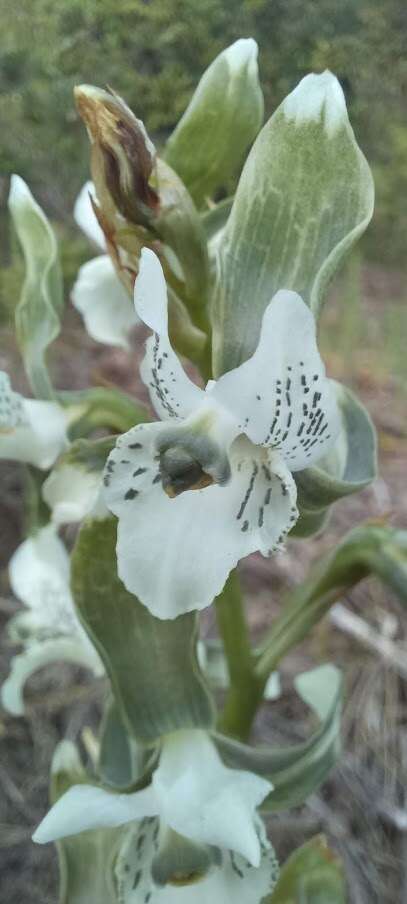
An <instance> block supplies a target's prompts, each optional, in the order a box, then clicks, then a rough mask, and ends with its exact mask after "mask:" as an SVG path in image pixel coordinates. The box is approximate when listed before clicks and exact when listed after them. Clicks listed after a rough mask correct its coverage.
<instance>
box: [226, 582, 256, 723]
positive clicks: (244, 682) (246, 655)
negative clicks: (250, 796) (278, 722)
mask: <svg viewBox="0 0 407 904" xmlns="http://www.w3.org/2000/svg"><path fill="white" fill-rule="evenodd" d="M216 615H217V622H218V628H219V633H220V635H221V638H222V641H223V647H224V651H225V656H226V660H227V665H228V671H229V679H230V688H229V691H228V694H227V697H226V701H225V707H224V710H223V713H222V716H221V719H220V725H219V727H220V730H221V731H223V732H224V733H225V734H230V735H233V736H234V737H237V738H239V739H241V740H244V739H246V738H247V736H248V735H249V733H250V728H251V725H252V722H253V719H254V716H255V714H256V711H257V709H258V707H259V705H260V703H261V701H262V697H263V689H264V682H263V680H262V679H261V678H258V677H257V676H256V674H255V668H254V667H255V658H254V655H253V653H252V649H251V643H250V636H249V631H248V627H247V622H246V617H245V613H244V605H243V600H242V595H241V590H240V582H239V578H238V575H237V573H236V571H234V572H232V574H231V575H230V577H229V580H228V581H227V583H226V585H225V588H224V590H223V593H221V594H220V596H218V598H217V600H216Z"/></svg>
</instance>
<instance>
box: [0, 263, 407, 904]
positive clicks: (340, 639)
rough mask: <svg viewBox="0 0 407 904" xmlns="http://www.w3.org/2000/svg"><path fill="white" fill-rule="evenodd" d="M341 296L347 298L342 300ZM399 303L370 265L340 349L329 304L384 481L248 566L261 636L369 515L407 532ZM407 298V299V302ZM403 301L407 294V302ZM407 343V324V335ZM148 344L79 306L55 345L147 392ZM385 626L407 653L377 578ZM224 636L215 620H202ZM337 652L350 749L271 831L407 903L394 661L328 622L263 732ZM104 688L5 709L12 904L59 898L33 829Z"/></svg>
mask: <svg viewBox="0 0 407 904" xmlns="http://www.w3.org/2000/svg"><path fill="white" fill-rule="evenodd" d="M336 294H337V293H336ZM389 294H391V295H392V297H397V296H398V297H400V283H399V282H398V277H397V275H395V276H393V277H391V279H389V276H388V274H383V273H382V271H379V270H377V269H373V268H370V269H369V270H367V271H365V272H364V274H363V291H362V299H361V310H362V315H363V318H362V324H364V325H365V326H366V342H365V341H364V339H363V337H362V341H361V342H360V343H359V344H358V345H357V346H356V347H355V346H354V345H352V347H351V346H350V345H345V347H341V344H340V341H339V338H337V336H338V337H339V333H337V329H338V325H340V322H341V316H342V313H341V307H340V303H339V302H340V299H337V300H336V304H333V305H332V308H331V309H330V310H329V312H328V315H327V319H326V325H327V331H328V335H329V336H330V339H329V341H327V342H326V349H327V353H328V359H329V369H330V373H331V375H332V376H335V377H336V378H337V379H342V380H343V381H344V382H347V383H348V385H351V386H352V387H353V388H354V389H355V390H356V391H357V392H358V394H359V395H360V397H361V398H362V400H363V401H364V402H365V404H366V405H367V407H368V409H369V411H370V413H371V415H372V417H373V419H374V420H375V423H376V426H377V428H378V432H379V452H380V476H379V477H378V479H377V480H376V482H375V483H374V485H373V486H371V487H370V488H368V489H366V490H365V491H364V492H363V493H360V494H359V495H357V496H354V497H352V498H350V499H347V500H345V501H343V502H341V503H339V504H337V505H336V506H335V508H334V511H333V513H332V518H331V521H330V524H329V526H328V528H327V530H326V531H325V533H324V534H323V536H321V537H317V538H312V539H310V540H307V541H305V542H304V541H302V542H299V541H290V542H289V544H288V549H287V553H286V554H285V555H281V556H279V557H277V558H274V559H273V560H271V561H268V560H264V559H262V558H261V557H259V556H253V557H251V558H250V559H249V560H247V561H246V562H245V563H244V564H243V566H242V569H241V571H242V578H243V581H244V586H245V588H246V591H247V598H248V602H249V615H250V621H251V625H252V628H253V632H254V634H255V635H258V634H259V633H261V631H262V629H264V627H265V626H266V625H268V624H270V623H271V621H272V618H273V615H274V614H275V613H276V612H278V608H279V598H280V596H281V593H282V591H283V590H284V589H286V588H287V587H289V586H292V585H294V584H296V583H297V582H298V581H300V580H301V578H302V576H303V575H304V574H306V571H307V569H308V567H309V565H310V564H311V563H312V562H314V561H316V560H317V559H318V556H319V555H320V554H321V552H323V551H325V550H328V549H330V548H331V547H332V545H333V544H335V542H337V540H338V539H339V538H340V537H342V536H343V534H344V533H346V531H347V530H348V529H349V528H350V527H352V526H354V525H355V524H356V523H358V522H359V521H361V520H363V519H365V518H367V517H378V516H379V517H384V516H385V517H387V518H388V519H389V520H390V521H391V522H392V523H398V524H400V525H403V524H404V526H406V512H407V482H406V453H407V421H406V416H405V415H406V395H405V385H404V387H403V380H402V379H401V378H400V373H398V372H395V371H393V372H392V371H391V370H390V368H389V367H388V364H386V362H388V360H389V358H388V356H387V355H386V354H384V353H385V352H386V349H385V348H384V347H383V346H384V342H385V337H384V327H383V324H384V316H385V306H386V299H387V298H388V296H389ZM400 304H402V302H400ZM404 304H405V300H404ZM404 324H405V326H406V320H405V321H404ZM405 335H407V329H406V331H405ZM4 338H5V343H4V346H5V351H4V353H3V354H2V355H0V368H3V367H6V369H8V370H9V371H10V372H11V373H12V374H13V375H15V380H14V383H15V388H19V389H22V390H24V388H25V386H24V380H23V378H22V376H21V367H20V364H19V361H18V356H17V353H16V351H15V348H14V345H13V341H12V336H11V334H10V335H9V334H8V333H7V332H5V333H4ZM139 355H140V351H139V348H138V350H137V353H135V355H134V357H131V358H129V356H128V355H126V354H124V353H121V352H116V351H112V350H111V349H107V348H103V347H100V346H96V345H95V344H94V343H91V342H90V341H89V340H88V339H87V338H86V336H85V335H84V332H83V330H82V328H81V324H80V321H79V319H78V318H77V316H76V314H75V312H73V311H72V310H71V311H69V313H68V315H67V317H66V325H65V329H64V335H63V339H60V340H59V341H58V342H57V343H56V345H55V348H54V351H53V364H54V372H55V374H56V375H57V380H58V385H59V386H60V387H61V388H62V387H64V388H65V387H68V385H69V387H71V388H80V387H83V386H86V385H89V384H97V383H100V382H102V383H103V382H105V381H106V382H108V383H109V382H112V383H117V384H120V385H121V386H123V387H125V388H126V389H128V390H129V391H136V392H137V394H138V395H139V396H140V397H141V395H142V394H143V390H142V389H141V388H140V385H139V382H138V378H137V362H136V359H137V358H138V357H139ZM2 471H3V491H2V497H3V507H2V514H1V519H0V555H1V557H2V560H3V565H4V566H6V564H7V561H8V558H9V556H10V554H11V552H12V551H13V549H14V548H15V546H16V545H17V543H18V542H19V539H20V537H21V522H22V506H21V483H20V473H19V470H18V468H16V467H15V466H13V465H8V466H6V467H4V468H3V469H2ZM344 602H345V603H346V605H347V606H348V608H349V609H350V610H352V611H354V612H357V613H359V614H360V615H362V616H363V618H365V619H366V620H367V621H368V622H369V623H370V624H371V625H373V626H374V627H376V628H377V630H378V632H381V633H382V634H383V632H384V633H386V634H387V635H388V636H390V637H391V639H392V640H393V641H394V643H395V644H397V647H398V649H399V651H400V652H401V653H404V655H405V657H406V659H407V630H406V625H405V622H404V623H403V612H402V609H401V606H400V604H399V603H398V601H397V599H395V598H394V597H393V596H392V595H391V594H390V593H389V592H388V591H387V590H386V589H384V588H383V587H381V586H379V584H378V583H377V582H376V581H374V580H369V581H366V582H364V583H363V584H362V585H360V586H359V587H358V588H356V589H355V590H354V592H353V593H352V594H351V595H350V596H349V598H348V599H347V600H345V601H344ZM14 611H15V603H14V602H13V601H12V600H11V599H10V597H9V594H8V589H7V581H6V575H5V573H3V578H2V597H1V607H0V621H1V628H4V625H5V624H6V621H7V618H8V617H9V615H10V614H11V613H12V612H14ZM203 630H204V631H205V633H207V632H210V633H212V632H213V631H214V630H215V628H214V624H213V613H212V611H209V613H207V614H206V616H205V619H204V622H203ZM0 636H1V637H2V638H3V640H2V645H1V651H0V674H1V675H2V676H5V674H6V673H7V663H8V660H9V658H10V655H11V653H12V651H11V650H10V648H9V647H8V645H7V641H6V639H5V633H4V630H3V631H2V634H1V635H0ZM327 658H331V659H333V660H334V661H335V662H336V663H337V664H338V665H340V666H342V668H343V669H344V671H345V674H346V705H345V716H344V742H345V751H344V755H343V757H342V760H341V762H340V764H339V765H338V767H337V768H336V770H335V771H334V773H333V774H332V776H331V777H330V779H329V781H328V782H327V783H326V785H325V786H324V788H323V790H322V791H321V792H320V793H319V794H318V795H314V796H313V797H312V798H311V800H310V801H309V802H308V803H307V805H306V806H305V807H303V808H301V809H300V810H298V811H296V812H295V813H286V814H282V815H281V816H280V817H276V818H274V819H273V821H272V823H271V824H270V830H271V835H272V837H273V841H274V843H275V846H276V848H277V851H278V853H279V854H280V856H281V857H282V858H284V857H285V856H286V855H287V853H289V852H290V851H291V850H292V849H293V848H294V847H295V846H296V845H297V844H299V843H302V842H303V841H304V840H306V839H307V838H308V837H310V836H311V835H313V834H315V833H316V832H319V831H321V830H323V831H325V832H327V834H328V835H329V837H330V839H331V841H332V843H333V844H334V846H335V847H336V848H337V849H338V850H339V851H340V852H341V853H342V855H343V856H344V858H345V860H346V866H347V872H348V876H349V880H350V886H351V889H352V890H351V892H350V893H349V901H350V904H376V902H377V904H379V902H380V904H395V902H398V901H400V902H401V901H404V900H407V878H406V874H407V865H406V861H407V805H406V801H405V800H404V799H403V790H402V789H403V787H404V788H405V787H406V778H407V701H406V697H407V695H406V685H405V681H404V682H403V678H402V676H401V675H400V674H399V672H398V671H397V669H396V668H395V667H394V663H392V661H389V660H384V659H383V658H382V657H380V656H379V655H378V654H377V652H372V651H370V650H369V649H368V648H365V647H363V646H361V645H360V643H359V642H358V641H356V640H352V638H349V636H346V635H343V634H342V633H340V632H339V631H338V630H337V629H336V628H334V627H333V626H332V625H331V624H330V622H329V620H328V619H326V620H325V622H324V623H323V624H321V625H320V626H319V628H318V629H317V630H315V631H314V633H313V636H312V637H311V638H310V639H309V641H308V642H307V643H305V644H303V645H302V646H301V648H299V649H296V650H295V651H293V652H292V653H291V655H290V656H288V657H287V659H286V660H285V662H284V664H283V668H282V678H283V690H284V694H283V697H282V699H281V701H279V702H278V703H273V704H268V705H267V706H265V707H264V709H263V711H262V713H261V715H260V717H259V718H258V720H257V724H256V736H257V737H259V738H261V739H262V740H263V741H264V740H268V739H272V740H273V741H276V740H277V741H278V740H279V739H280V738H284V739H285V740H286V741H287V740H293V741H294V740H296V739H299V738H301V737H303V736H304V734H305V733H306V731H307V730H309V725H307V724H306V721H305V720H304V716H303V712H302V710H298V709H297V706H296V701H295V698H294V695H293V693H292V691H291V689H290V684H291V678H292V676H293V674H295V673H296V672H298V671H301V670H302V669H304V668H307V667H310V666H311V665H312V664H315V663H319V662H321V661H324V660H326V659H327ZM103 694H104V690H103V688H101V687H98V686H95V685H94V684H92V683H90V682H89V680H88V678H87V677H86V675H85V674H83V673H81V672H80V671H78V670H74V669H72V668H70V667H68V666H62V667H60V666H58V667H57V668H56V667H55V668H52V669H49V670H48V671H45V672H43V673H41V674H39V675H37V676H36V677H35V678H34V679H33V680H32V681H31V682H30V687H29V690H28V692H27V701H28V708H27V717H26V718H22V719H13V718H11V717H9V716H7V715H5V714H3V715H1V714H0V744H1V748H2V753H1V758H0V859H1V864H2V866H1V878H2V887H3V897H2V901H3V900H4V902H7V904H31V902H39V901H41V902H42V904H48V902H50V904H51V902H55V901H56V900H57V891H56V888H57V884H56V883H57V869H56V858H55V854H54V851H53V848H52V846H47V847H37V846H35V845H33V844H31V842H30V834H31V831H32V829H33V827H34V826H35V825H36V823H37V822H38V821H39V820H40V818H41V816H42V815H43V813H44V811H45V808H46V806H47V781H48V778H47V776H48V767H49V762H50V758H51V755H52V751H53V749H54V747H55V745H56V743H57V741H58V740H59V739H60V738H61V737H64V736H65V737H70V738H77V737H78V735H79V734H80V732H81V729H82V728H83V726H84V725H85V724H86V725H93V726H95V725H96V724H97V719H98V714H99V712H100V706H101V701H102V699H103Z"/></svg>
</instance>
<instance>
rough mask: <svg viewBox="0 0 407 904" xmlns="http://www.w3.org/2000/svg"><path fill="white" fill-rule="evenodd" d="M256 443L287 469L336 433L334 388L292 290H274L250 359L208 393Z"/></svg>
mask: <svg viewBox="0 0 407 904" xmlns="http://www.w3.org/2000/svg"><path fill="white" fill-rule="evenodd" d="M209 392H210V393H211V394H212V395H213V397H214V398H216V399H218V400H219V402H221V403H222V404H223V405H224V406H225V407H226V408H228V409H229V411H230V412H231V413H233V414H234V415H235V416H236V417H238V418H239V422H240V426H241V429H242V430H243V431H244V432H245V433H246V434H247V436H249V437H250V439H251V440H252V441H253V442H254V443H256V444H261V445H265V446H271V447H273V448H275V449H277V450H279V451H280V453H281V455H282V456H283V458H284V459H285V461H286V463H287V465H288V467H289V469H290V471H297V470H299V469H301V468H305V467H309V466H310V465H312V464H313V463H314V462H315V461H317V460H318V459H319V458H321V456H322V455H324V454H325V452H326V451H327V449H328V448H329V446H330V445H331V444H332V443H333V441H334V439H335V437H336V436H337V434H338V432H339V429H340V417H339V412H338V407H337V403H336V396H335V390H334V384H333V383H332V381H330V380H328V379H327V377H326V375H325V368H324V365H323V363H322V361H321V358H320V355H319V352H318V348H317V344H316V333H315V320H314V317H313V314H312V313H311V311H310V310H309V308H308V307H307V305H306V304H305V303H304V302H303V301H302V299H301V298H300V296H299V295H297V294H296V293H295V292H290V291H288V290H282V291H280V292H277V294H276V295H275V296H274V298H273V300H272V301H271V302H270V304H269V305H268V307H267V308H266V311H265V313H264V317H263V323H262V328H261V335H260V341H259V344H258V346H257V349H256V351H255V353H254V355H253V356H252V357H251V358H249V360H248V361H245V363H244V364H242V365H241V366H240V367H238V368H236V369H235V370H232V371H230V372H229V373H227V374H225V375H224V376H222V377H220V379H219V380H218V381H217V383H216V384H215V386H214V387H211V388H210V389H209Z"/></svg>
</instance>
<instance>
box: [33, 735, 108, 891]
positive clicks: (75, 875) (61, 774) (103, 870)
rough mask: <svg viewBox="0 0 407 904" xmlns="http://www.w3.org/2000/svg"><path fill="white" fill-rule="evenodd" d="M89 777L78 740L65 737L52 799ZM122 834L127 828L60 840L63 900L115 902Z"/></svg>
mask: <svg viewBox="0 0 407 904" xmlns="http://www.w3.org/2000/svg"><path fill="white" fill-rule="evenodd" d="M88 781H89V777H88V776H87V774H86V772H85V770H84V769H83V767H82V764H81V762H80V759H79V755H78V752H77V750H76V748H75V746H74V744H71V742H70V741H62V742H61V743H60V744H59V745H58V747H57V749H56V751H55V754H54V759H53V763H52V772H51V789H50V792H51V793H50V796H51V803H55V802H56V801H57V800H58V799H59V798H60V797H61V796H62V794H64V793H65V791H68V789H69V788H70V787H72V785H78V784H81V783H82V782H85V783H86V782H88ZM122 836H123V829H99V830H97V831H94V832H84V833H82V834H81V835H72V836H71V837H69V838H64V839H63V840H62V841H58V842H57V850H58V861H59V871H60V892H59V904H115V902H116V893H115V884H114V875H113V867H114V860H115V858H116V854H117V850H118V848H119V846H120V841H121V838H122Z"/></svg>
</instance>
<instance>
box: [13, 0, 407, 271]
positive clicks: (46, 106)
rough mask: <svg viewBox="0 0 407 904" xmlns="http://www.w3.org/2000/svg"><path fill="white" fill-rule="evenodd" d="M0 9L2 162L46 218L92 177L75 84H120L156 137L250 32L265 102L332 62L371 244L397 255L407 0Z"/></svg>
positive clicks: (401, 243) (401, 224)
mask: <svg viewBox="0 0 407 904" xmlns="http://www.w3.org/2000/svg"><path fill="white" fill-rule="evenodd" d="M0 8H1V10H2V12H1V20H2V21H1V26H2V28H1V31H2V41H1V47H0V71H1V83H0V120H1V122H2V123H3V124H5V128H4V126H3V128H2V134H1V139H0V143H1V148H0V172H1V173H6V174H7V173H10V172H13V171H17V172H18V173H20V175H22V176H23V178H24V179H26V180H27V181H28V183H29V184H30V186H31V188H32V189H33V191H34V193H36V195H37V196H38V198H39V200H40V201H41V203H42V204H44V206H45V208H46V209H47V210H48V212H49V213H50V214H51V216H53V217H55V218H57V219H67V218H68V217H69V215H70V210H71V206H72V203H73V200H74V197H75V195H76V193H77V191H78V189H79V187H80V186H81V184H82V182H83V181H84V179H85V178H86V177H87V176H88V142H87V138H86V135H85V132H84V129H83V126H82V123H81V122H80V121H79V119H78V117H77V115H76V112H75V109H74V104H73V99H72V89H73V86H74V85H75V84H77V83H80V82H92V83H93V84H98V85H100V86H103V85H105V84H108V85H111V86H112V87H114V88H115V90H117V91H118V92H119V93H121V94H123V96H124V97H125V98H126V100H127V101H128V103H129V104H130V106H131V107H132V108H133V109H134V111H135V112H136V114H137V115H138V116H139V117H141V118H142V119H144V120H145V123H146V125H147V128H148V129H149V130H150V131H151V133H152V134H153V135H154V137H155V139H156V141H157V143H158V144H159V142H160V140H162V139H163V138H164V137H165V136H166V135H167V134H168V133H169V131H170V130H171V129H172V127H173V126H174V124H175V123H176V121H177V120H178V118H179V116H180V115H181V113H182V112H183V110H184V109H185V106H186V104H187V102H188V100H189V98H190V96H191V93H192V91H193V89H194V87H195V85H196V83H197V81H198V79H199V77H200V75H201V74H202V71H203V70H204V69H205V67H206V66H207V65H208V64H209V63H210V62H211V60H212V59H213V57H214V56H215V55H216V54H217V53H219V51H220V50H222V49H223V48H224V47H225V46H226V45H227V44H229V43H231V42H232V41H233V40H235V39H236V38H238V37H241V36H248V35H252V36H253V37H255V38H256V39H257V41H258V43H259V47H260V75H261V81H262V84H263V88H264V92H265V100H266V111H267V114H270V112H271V111H272V109H274V107H275V106H276V105H277V104H278V103H279V102H280V100H281V99H282V98H283V96H284V95H285V94H286V93H288V91H289V90H291V89H292V88H293V87H294V85H295V83H296V82H297V81H298V80H299V79H300V78H301V77H302V76H303V75H304V74H305V73H307V72H309V71H310V70H316V71H320V70H322V69H324V68H325V67H329V68H330V69H332V70H333V71H334V72H335V73H336V74H337V75H338V76H339V78H340V79H341V81H342V84H343V87H344V89H345V92H346V94H347V98H348V102H349V105H350V113H351V118H352V122H353V125H354V128H355V131H356V135H357V138H358V141H359V143H360V145H361V146H362V148H363V150H364V151H365V154H366V155H367V157H368V159H369V161H370V163H371V165H372V166H373V170H374V173H375V178H376V184H377V195H378V198H377V212H376V217H375V221H374V224H373V226H372V227H371V229H370V230H369V232H368V236H367V239H366V242H367V245H366V246H365V247H366V248H367V251H368V253H370V255H371V256H373V257H375V258H376V260H378V261H384V262H388V263H390V264H393V263H399V262H401V260H402V255H403V251H404V250H405V244H406V235H407V206H406V205H405V202H404V206H403V197H404V199H405V196H406V189H407V124H406V121H405V101H406V89H407V53H406V44H407V7H406V5H405V0H386V3H377V2H376V0H341V2H340V3H338V2H337V0H308V2H307V3H306V4H304V2H303V0H228V2H227V3H224V2H222V0H201V2H200V3H199V4H197V2H196V0H68V2H67V0H2V4H1V7H0Z"/></svg>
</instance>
